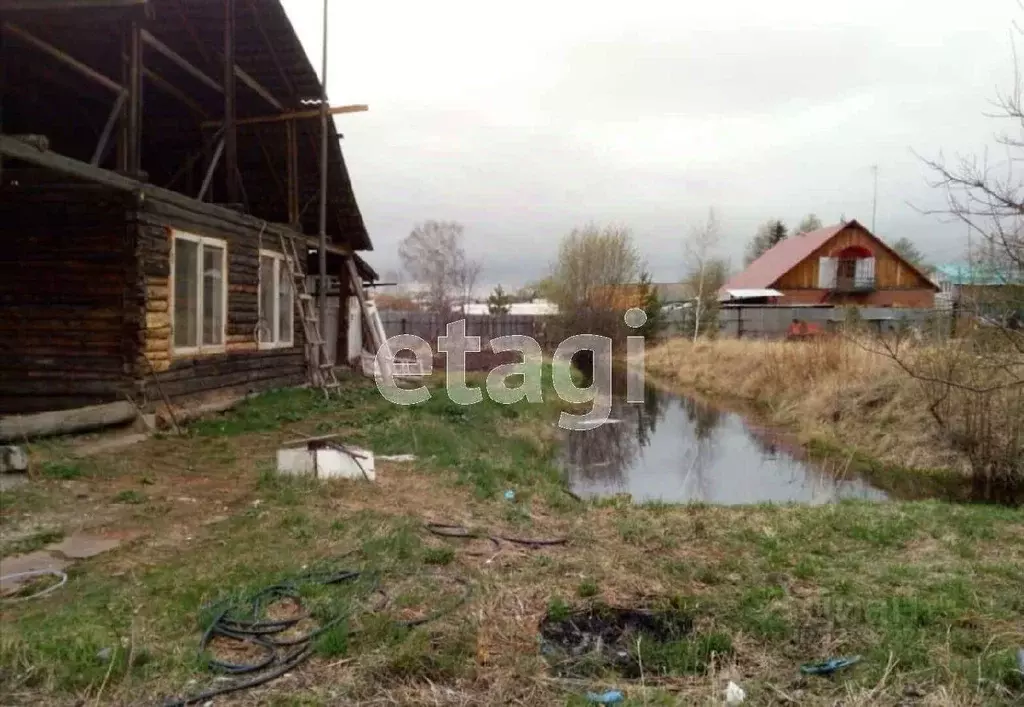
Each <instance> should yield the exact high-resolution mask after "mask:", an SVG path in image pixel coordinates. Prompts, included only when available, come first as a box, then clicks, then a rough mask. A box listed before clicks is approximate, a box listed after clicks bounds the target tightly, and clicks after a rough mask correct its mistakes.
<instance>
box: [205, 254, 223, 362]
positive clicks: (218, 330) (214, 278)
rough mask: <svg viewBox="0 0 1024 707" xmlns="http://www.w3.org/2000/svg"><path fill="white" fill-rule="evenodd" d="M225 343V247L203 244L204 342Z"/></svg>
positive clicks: (211, 343) (208, 343)
mask: <svg viewBox="0 0 1024 707" xmlns="http://www.w3.org/2000/svg"><path fill="white" fill-rule="evenodd" d="M223 343H224V249H223V248H218V247H216V246H212V245H207V244H204V245H203V344H204V345H208V346H219V345H221V344H223Z"/></svg>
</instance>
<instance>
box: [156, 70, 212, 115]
mask: <svg viewBox="0 0 1024 707" xmlns="http://www.w3.org/2000/svg"><path fill="white" fill-rule="evenodd" d="M142 75H143V76H145V77H146V78H147V79H149V80H150V81H152V82H153V85H154V86H156V87H157V88H159V89H160V90H162V91H163V92H164V93H166V94H168V95H170V96H173V97H175V98H177V99H178V101H180V102H181V103H182V104H183V105H185V106H188V108H189V109H190V110H191V111H192V112H193V113H195V114H196V115H198V116H199V117H200V118H207V117H209V115H210V114H209V113H207V112H206V110H205V109H204V108H203V107H202V106H201V105H199V104H198V103H196V102H195V101H193V100H192V99H191V98H189V96H188V94H187V93H185V92H184V91H182V90H181V89H180V88H178V87H177V86H175V85H174V84H172V83H171V82H170V81H168V80H167V79H165V78H164V77H163V76H161V75H160V74H158V73H156V72H155V71H153V70H151V69H146V68H143V69H142Z"/></svg>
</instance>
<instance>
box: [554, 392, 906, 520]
mask: <svg viewBox="0 0 1024 707" xmlns="http://www.w3.org/2000/svg"><path fill="white" fill-rule="evenodd" d="M645 398H646V400H645V401H644V402H643V403H627V402H625V400H624V399H616V400H615V401H614V403H613V407H612V413H611V417H612V418H613V419H615V420H618V422H616V423H609V424H604V425H602V426H600V427H595V428H593V429H589V430H585V431H580V432H569V433H568V438H567V440H566V442H565V446H564V447H563V449H562V453H561V465H562V468H563V470H564V472H565V473H566V475H567V477H568V481H569V487H570V489H571V490H572V491H573V492H574V493H575V494H577V495H579V496H581V497H585V498H599V497H605V496H614V495H617V494H623V493H627V494H630V495H631V496H632V498H633V501H634V502H636V503H643V502H646V501H663V502H666V503H692V502H705V503H716V504H726V505H735V504H750V503H764V502H773V503H787V502H797V503H812V504H820V503H830V502H834V501H838V500H840V499H844V498H859V499H871V500H884V499H885V498H886V494H885V493H884V492H882V491H880V490H878V489H876V488H873V487H872V486H871V485H870V484H868V483H867V482H865V481H864V480H862V479H859V478H851V477H850V476H849V474H844V473H842V464H838V463H835V462H831V463H826V464H818V463H815V462H814V461H813V460H811V459H807V458H806V457H805V456H804V455H803V454H802V451H801V448H800V447H799V445H796V444H794V443H792V442H791V441H787V440H786V439H785V438H784V437H781V436H779V435H778V434H775V433H772V432H771V431H768V430H765V429H763V428H759V427H757V426H755V425H753V424H752V423H750V422H748V421H747V420H746V419H744V418H743V417H742V416H740V415H737V414H736V413H732V412H727V411H724V410H720V409H716V408H714V407H710V406H708V405H705V404H703V403H700V402H698V401H696V400H693V399H691V398H687V397H683V396H679V395H674V394H672V393H668V392H665V391H662V390H659V389H655V388H648V389H647V391H646V395H645Z"/></svg>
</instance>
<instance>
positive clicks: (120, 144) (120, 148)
mask: <svg viewBox="0 0 1024 707" xmlns="http://www.w3.org/2000/svg"><path fill="white" fill-rule="evenodd" d="M119 29H120V30H121V31H120V32H119V39H120V42H121V86H122V87H123V86H127V85H128V83H129V81H128V53H129V52H130V51H131V40H130V37H131V21H130V20H124V21H122V22H121V24H120V25H119ZM121 90H122V92H123V93H124V94H125V99H126V100H125V101H124V103H122V104H121V115H120V118H119V120H118V121H117V169H118V171H120V172H122V173H124V172H127V171H128V101H127V97H128V96H127V93H128V92H127V90H126V89H124V88H122V89H121Z"/></svg>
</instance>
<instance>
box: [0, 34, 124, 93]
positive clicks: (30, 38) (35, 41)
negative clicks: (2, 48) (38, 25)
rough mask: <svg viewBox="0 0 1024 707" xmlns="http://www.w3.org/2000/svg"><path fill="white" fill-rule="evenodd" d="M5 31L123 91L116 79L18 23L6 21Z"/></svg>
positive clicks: (75, 68) (90, 77)
mask: <svg viewBox="0 0 1024 707" xmlns="http://www.w3.org/2000/svg"><path fill="white" fill-rule="evenodd" d="M3 31H4V32H6V33H7V34H8V35H9V36H12V37H16V38H18V39H20V40H21V41H22V42H24V43H26V44H29V45H31V46H33V47H35V48H36V49H38V50H39V51H41V52H43V53H45V54H49V55H50V56H52V57H53V58H55V59H57V60H58V61H60V62H62V63H64V64H65V65H67V66H69V67H71V68H72V69H74V70H75V71H77V72H78V73H80V74H82V76H85V77H86V78H88V79H90V80H92V81H94V82H95V83H98V84H99V85H100V86H103V87H104V88H107V89H109V90H111V91H113V92H114V93H121V90H122V89H121V85H120V84H119V83H117V81H114V80H113V79H111V78H108V77H107V76H104V75H103V74H101V73H100V72H98V71H96V70H95V69H93V68H92V67H90V66H88V65H86V64H84V63H82V62H81V61H79V60H78V59H75V58H74V57H73V56H71V55H70V54H67V53H66V52H63V51H61V50H60V49H58V48H57V47H55V46H53V45H52V44H49V43H48V42H44V41H43V40H41V39H39V38H38V37H36V36H35V35H33V34H30V33H29V32H26V31H25V30H24V29H22V28H21V27H19V26H18V25H15V24H11V23H10V22H5V23H4V24H3Z"/></svg>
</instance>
